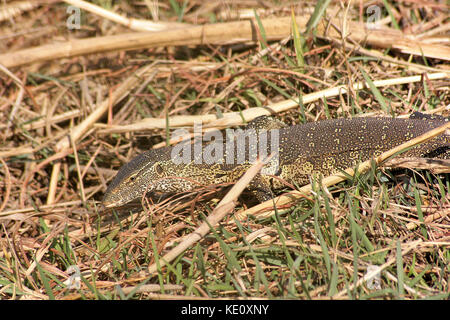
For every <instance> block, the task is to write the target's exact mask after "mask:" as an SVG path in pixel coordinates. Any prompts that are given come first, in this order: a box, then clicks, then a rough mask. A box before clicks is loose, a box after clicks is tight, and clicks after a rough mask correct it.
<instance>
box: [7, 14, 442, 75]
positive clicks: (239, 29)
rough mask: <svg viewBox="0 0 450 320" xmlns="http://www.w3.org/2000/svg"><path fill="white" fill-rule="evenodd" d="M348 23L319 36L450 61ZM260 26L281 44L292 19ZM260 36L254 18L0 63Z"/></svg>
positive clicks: (112, 39) (53, 48)
mask: <svg viewBox="0 0 450 320" xmlns="http://www.w3.org/2000/svg"><path fill="white" fill-rule="evenodd" d="M296 21H297V25H298V27H299V28H300V29H304V28H305V27H306V23H307V21H308V17H296ZM344 22H345V23H344V26H345V30H348V34H344V35H341V33H340V31H339V30H338V28H337V27H336V28H329V24H328V22H327V21H325V20H322V21H321V22H320V23H319V24H318V26H317V30H316V35H317V36H318V37H324V38H332V39H337V40H340V39H342V37H344V38H346V37H350V38H351V39H352V40H353V41H356V42H358V43H361V42H365V43H367V44H370V45H373V46H377V47H380V48H393V49H399V50H400V51H401V52H404V53H409V54H413V55H418V56H425V57H432V58H439V59H443V60H450V48H449V47H447V46H443V45H438V44H429V43H426V42H424V41H423V40H416V39H414V38H411V36H405V35H404V34H403V33H402V32H400V31H397V30H394V29H389V28H384V29H368V28H367V27H366V25H365V24H361V23H359V22H354V21H344ZM261 23H262V25H263V28H264V32H265V35H266V39H267V40H279V39H283V38H285V37H287V36H289V35H290V34H291V26H292V21H291V18H290V17H281V18H272V19H262V20H261ZM331 25H333V26H340V25H341V22H340V21H338V20H333V19H332V20H331ZM257 34H258V32H257V24H256V23H255V22H254V21H253V20H245V21H235V22H225V23H216V24H207V25H201V26H192V27H186V28H184V29H175V30H164V31H160V32H142V33H140V32H135V33H126V34H119V35H113V36H104V37H95V38H87V39H75V40H69V41H66V42H62V43H55V44H46V45H43V46H39V47H35V48H29V49H23V50H19V51H16V52H10V53H6V54H2V55H0V61H1V63H2V64H3V65H4V66H6V67H8V68H9V67H18V66H22V65H26V64H30V63H34V62H42V61H49V60H55V59H61V58H69V57H74V56H78V55H84V54H90V53H100V52H106V51H117V50H136V49H142V48H152V47H163V46H180V45H202V44H229V43H238V42H248V41H252V42H256V41H258V40H259V39H258V36H257Z"/></svg>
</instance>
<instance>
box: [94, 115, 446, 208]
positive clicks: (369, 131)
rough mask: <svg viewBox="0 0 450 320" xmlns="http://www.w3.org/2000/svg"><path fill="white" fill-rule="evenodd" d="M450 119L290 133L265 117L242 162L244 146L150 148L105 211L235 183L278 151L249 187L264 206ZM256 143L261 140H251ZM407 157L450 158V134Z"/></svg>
mask: <svg viewBox="0 0 450 320" xmlns="http://www.w3.org/2000/svg"><path fill="white" fill-rule="evenodd" d="M447 120H448V119H446V118H443V117H430V116H426V115H422V114H420V113H415V114H413V115H412V116H411V117H410V118H409V119H396V118H355V119H336V120H325V121H319V122H311V123H306V124H303V125H294V126H289V127H288V126H286V125H285V124H284V123H282V122H280V121H277V120H273V119H271V118H269V117H259V118H256V119H255V120H253V121H251V122H249V124H248V126H247V128H248V129H254V131H251V130H250V132H251V134H249V135H248V136H245V139H244V141H245V146H246V147H245V149H244V150H243V152H244V157H243V158H244V161H242V158H241V159H240V161H238V160H239V159H238V158H239V152H241V153H242V150H240V149H238V148H239V146H238V145H233V146H232V148H230V149H227V147H226V148H224V147H223V144H224V141H214V142H211V143H209V144H206V145H203V147H206V148H203V149H202V152H198V150H196V149H195V147H194V146H193V145H189V146H188V147H187V149H184V151H186V150H187V151H189V153H190V154H192V155H193V159H192V160H190V161H188V162H187V163H178V164H177V163H175V162H174V161H173V159H174V148H175V147H165V148H161V149H157V150H150V151H147V152H144V153H142V154H140V155H139V156H137V157H136V158H134V159H133V160H131V161H130V162H129V163H127V164H125V165H124V166H123V167H122V168H121V169H120V170H119V172H118V173H117V175H116V177H115V178H114V179H113V181H112V182H111V184H110V185H109V187H108V189H107V191H106V193H105V197H104V200H103V204H104V205H105V206H106V207H115V206H120V205H123V204H125V203H127V202H130V201H132V200H135V199H137V198H140V197H142V196H143V194H145V193H146V192H150V191H156V192H162V193H176V192H184V191H190V190H193V189H195V188H198V187H200V186H207V185H212V184H223V183H234V182H236V181H237V180H238V179H239V178H240V177H241V176H242V175H243V174H244V172H245V171H246V170H247V169H248V168H249V167H250V166H251V164H252V161H251V159H250V158H251V156H254V155H256V154H258V151H259V152H261V151H262V152H263V153H264V154H265V155H268V154H269V153H270V152H273V151H274V150H273V148H272V147H273V146H274V145H275V146H276V150H275V152H276V157H275V159H274V160H271V161H270V162H269V164H267V165H266V167H265V168H264V169H263V170H262V172H261V173H260V174H259V175H257V176H256V177H255V179H253V181H252V182H251V184H250V185H249V187H248V188H249V189H250V190H251V191H252V192H254V193H255V195H256V196H257V198H258V200H260V201H263V200H267V199H270V198H271V195H272V193H271V190H276V189H280V188H283V187H285V186H286V182H288V183H291V184H293V183H295V184H298V185H303V184H307V183H309V176H310V175H311V174H314V173H321V174H323V175H325V176H327V175H330V174H333V173H336V172H338V171H339V170H344V169H346V168H349V167H354V166H356V165H357V163H359V162H360V161H365V160H368V159H370V158H373V157H376V156H378V155H379V154H381V153H383V152H384V151H387V150H389V149H391V148H393V147H395V146H398V145H400V144H402V143H404V142H406V141H407V140H410V139H413V138H414V137H417V136H419V135H421V134H424V133H426V132H427V131H429V130H431V129H433V128H436V127H439V126H441V125H443V124H444V123H445V122H446V121H447ZM267 130H271V131H267ZM268 132H270V133H275V135H272V134H267V135H266V136H265V138H264V136H261V135H260V134H261V133H268ZM254 137H256V140H252V139H253V138H254ZM261 137H263V138H264V139H266V140H264V141H265V142H266V143H265V144H264V147H263V149H258V148H259V146H258V145H259V143H260V142H261V141H262V139H263V138H261ZM234 139H235V140H236V138H234ZM227 142H230V140H227ZM255 142H256V143H255ZM272 142H276V143H272ZM215 147H223V148H222V149H225V152H224V153H223V156H221V157H219V158H216V159H215V160H216V161H214V162H213V163H210V162H208V161H205V159H207V156H209V157H211V153H210V152H211V150H213V149H214V150H217V149H215ZM206 153H208V154H206ZM404 155H406V156H420V157H440V158H450V135H448V134H446V135H441V136H439V137H436V138H434V139H433V140H431V141H429V142H427V143H424V144H421V145H420V146H418V147H415V148H412V149H410V150H408V151H407V152H406V153H405V154H404Z"/></svg>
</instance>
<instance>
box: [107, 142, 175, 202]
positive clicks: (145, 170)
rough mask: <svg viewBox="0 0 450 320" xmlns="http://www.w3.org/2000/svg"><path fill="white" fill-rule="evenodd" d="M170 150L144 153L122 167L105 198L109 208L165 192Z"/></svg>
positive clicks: (163, 149) (170, 163) (170, 164)
mask: <svg viewBox="0 0 450 320" xmlns="http://www.w3.org/2000/svg"><path fill="white" fill-rule="evenodd" d="M170 160H171V159H170V149H169V148H162V149H158V150H150V151H147V152H144V153H142V154H140V155H139V156H137V157H136V158H134V159H133V160H131V161H130V162H128V163H127V164H125V165H124V166H122V167H121V168H120V170H119V171H118V172H117V175H116V176H115V177H114V179H113V181H112V182H111V183H110V185H109V186H108V189H107V190H106V193H105V196H104V198H103V201H102V202H103V205H104V206H105V207H107V208H111V207H117V206H121V205H124V204H126V203H128V202H130V201H132V200H135V199H138V198H140V197H142V196H143V195H144V194H145V193H147V192H150V191H165V190H164V188H163V187H164V186H163V185H162V182H163V180H164V177H165V176H167V172H170V171H171V170H168V169H170V168H167V166H173V164H172V162H171V161H170Z"/></svg>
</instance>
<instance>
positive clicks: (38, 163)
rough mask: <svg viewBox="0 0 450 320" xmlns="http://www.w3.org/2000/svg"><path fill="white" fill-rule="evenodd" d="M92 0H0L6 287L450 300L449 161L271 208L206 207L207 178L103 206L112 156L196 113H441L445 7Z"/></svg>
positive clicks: (80, 294) (207, 117)
mask: <svg viewBox="0 0 450 320" xmlns="http://www.w3.org/2000/svg"><path fill="white" fill-rule="evenodd" d="M69 2H70V3H72V4H74V3H75V2H77V1H67V3H69ZM95 3H96V4H97V5H99V8H96V9H95V10H97V11H95V12H92V13H88V12H86V11H82V14H81V28H80V29H73V30H71V29H69V28H68V25H67V22H68V18H69V16H70V13H67V11H66V9H67V4H64V3H63V2H46V1H42V2H40V3H39V4H38V5H36V3H34V2H33V3H30V2H26V1H20V2H19V1H18V2H13V3H10V4H9V5H8V6H4V7H0V25H1V30H2V32H1V35H0V39H1V41H0V53H1V54H0V70H1V72H0V117H1V119H3V121H1V123H0V128H1V129H0V141H1V142H0V190H1V203H0V222H1V226H0V248H1V249H0V298H1V299H53V298H54V299H80V298H81V299H125V298H129V299H147V298H155V299H158V298H163V299H193V300H194V299H205V298H232V299H238V298H244V299H250V298H268V299H273V298H301V299H330V298H331V299H351V298H355V299H380V298H381V299H427V298H436V299H445V298H448V296H449V292H450V286H449V280H450V279H449V274H450V267H449V265H450V263H449V262H450V217H449V213H450V196H449V193H448V190H449V187H450V180H449V176H448V174H440V175H438V174H434V173H432V172H431V171H429V170H423V171H415V170H402V171H390V170H388V169H381V170H375V169H374V168H373V167H370V166H368V167H367V169H368V172H367V173H366V174H358V173H357V174H356V176H354V177H348V178H349V180H347V181H346V182H339V183H337V184H336V182H334V183H333V184H326V183H325V182H324V183H323V184H322V185H318V184H313V185H312V186H310V190H311V191H312V192H310V193H309V194H304V195H302V196H301V197H298V196H295V197H294V198H295V201H285V202H283V204H282V205H281V203H280V205H278V206H277V207H276V209H275V210H274V208H273V206H271V208H270V209H271V210H272V214H270V215H269V214H267V212H266V214H261V215H256V214H254V213H255V212H256V209H258V208H261V206H259V207H254V205H255V203H254V202H252V199H249V197H247V196H246V195H245V194H244V195H243V196H241V197H240V198H239V199H240V200H239V202H238V203H235V202H233V203H232V204H228V205H227V204H226V203H225V204H224V206H222V205H218V203H219V201H220V199H222V198H223V196H224V194H225V193H226V190H223V188H220V187H219V186H217V187H215V188H213V187H211V188H206V189H204V190H202V191H201V192H199V193H198V194H195V195H184V196H183V197H174V198H168V199H164V200H163V201H157V200H158V199H143V201H144V202H143V205H142V206H129V207H127V208H122V209H121V210H103V209H102V207H101V206H100V202H99V200H101V198H102V195H103V193H104V191H105V190H106V186H107V185H108V182H109V181H110V179H111V178H112V177H113V176H114V174H115V172H116V170H117V169H118V168H119V167H120V166H121V165H122V164H124V163H126V162H127V161H129V160H130V159H131V158H133V157H134V156H135V155H137V154H138V153H140V152H142V151H143V150H145V149H148V148H151V147H157V146H161V145H164V144H165V142H166V141H167V140H168V139H169V138H170V132H171V130H172V129H174V128H179V127H184V128H192V124H193V123H194V121H196V120H202V121H203V123H204V124H207V125H208V127H209V128H226V127H230V126H236V125H240V124H242V123H243V122H244V120H245V121H249V120H251V119H253V118H255V117H257V116H259V115H262V114H271V113H272V114H275V115H276V116H277V117H278V118H280V119H282V120H284V121H285V122H287V123H290V124H292V123H301V122H305V121H317V120H320V119H325V118H338V117H354V116H367V115H370V116H375V115H383V114H384V115H395V116H407V115H408V114H410V113H411V112H413V111H415V110H420V111H422V112H427V113H437V114H444V115H445V114H448V110H449V104H450V96H449V86H450V81H449V74H450V65H449V60H450V46H449V43H448V37H449V29H450V19H449V17H448V14H447V13H448V9H449V8H448V6H445V5H444V4H443V3H442V2H438V1H425V0H424V1H399V2H395V1H388V2H387V6H385V3H384V2H382V1H379V2H377V1H353V2H351V3H350V4H349V3H347V2H344V1H342V2H339V1H331V3H330V4H329V6H328V8H327V10H326V11H325V15H324V16H320V17H319V18H320V19H311V20H310V19H309V18H310V17H311V16H313V17H315V15H314V12H315V6H317V4H316V3H315V2H301V3H298V2H295V1H292V2H290V3H288V4H279V2H275V1H262V2H261V1H207V2H206V1H197V0H188V1H143V2H137V1H115V2H114V1H107V0H103V1H100V0H98V1H96V2H95ZM281 3H282V2H281ZM372 5H376V6H377V7H372V8H375V9H376V8H379V9H380V14H381V15H380V19H379V20H377V21H376V25H372V26H371V28H370V29H368V28H367V24H366V23H365V22H366V21H367V19H368V18H370V16H371V14H369V12H372V11H368V8H369V7H370V6H372ZM86 9H89V7H86ZM113 13H115V14H113ZM255 13H256V14H257V16H256V17H255ZM292 14H294V15H295V16H296V19H295V21H296V23H295V24H293V23H292V21H293V20H292ZM131 17H133V18H134V19H133V20H127V19H128V18H131ZM249 19H251V20H249ZM308 21H317V25H315V26H314V28H311V29H310V31H311V32H312V31H314V33H311V32H305V30H306V28H307V26H310V24H308ZM128 26H129V27H130V29H128ZM143 28H154V29H152V30H158V31H156V32H154V33H138V32H137V31H133V30H142V29H143ZM296 30H299V31H300V32H296ZM445 166H448V162H447V163H444V164H443V167H444V168H443V169H444V171H445ZM425 168H426V164H425ZM441 169H442V168H441ZM285 198H287V199H291V200H292V199H293V196H292V194H291V196H286V197H285ZM225 199H228V198H225ZM153 200H155V203H152V201H153ZM226 202H228V201H226ZM235 205H236V206H235ZM218 207H222V209H220V208H218ZM223 208H225V209H227V210H228V212H231V213H230V214H228V215H227V216H225V217H224V220H222V221H221V222H220V223H219V224H218V225H216V226H215V227H213V228H211V229H210V230H209V233H208V232H207V231H208V229H207V228H206V229H205V226H207V224H206V223H207V222H205V220H206V216H209V215H210V214H212V213H217V211H221V210H223ZM219 209H220V210H219ZM248 209H249V210H248ZM222 213H223V214H224V212H222ZM233 213H234V214H238V216H240V217H245V219H242V220H235V219H234V218H233ZM213 217H214V216H213ZM199 227H201V228H203V229H201V230H202V233H201V234H202V237H200V238H198V239H195V241H192V242H190V245H189V246H188V247H187V249H186V250H185V251H184V252H182V253H181V254H179V253H177V254H176V255H174V256H172V257H171V260H170V261H166V262H162V261H163V260H162V259H163V257H164V256H165V255H166V254H167V253H168V252H170V251H171V250H175V252H176V250H177V249H174V248H176V247H177V245H178V244H179V243H181V242H182V241H183V240H185V239H190V237H191V238H192V235H193V234H194V231H195V230H197V228H199ZM190 235H191V236H190ZM71 266H76V267H77V268H78V269H79V270H80V272H81V274H80V277H79V278H78V279H80V283H79V285H80V288H79V289H77V288H74V287H73V286H68V280H71V279H75V280H76V277H69V276H70V275H72V276H73V275H76V274H77V270H76V268H75V272H74V273H72V272H73V267H71ZM371 266H378V267H379V269H378V270H381V271H380V272H381V277H380V283H379V287H376V286H375V287H372V286H370V285H369V284H368V281H367V278H369V277H370V275H371V274H370V272H368V270H370V268H369V267H371ZM375 273H376V272H375ZM375 273H372V274H375Z"/></svg>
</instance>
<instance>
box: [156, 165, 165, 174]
mask: <svg viewBox="0 0 450 320" xmlns="http://www.w3.org/2000/svg"><path fill="white" fill-rule="evenodd" d="M155 171H156V173H157V174H159V175H161V174H163V172H164V170H163V168H162V167H161V165H160V164H159V163H155Z"/></svg>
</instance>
